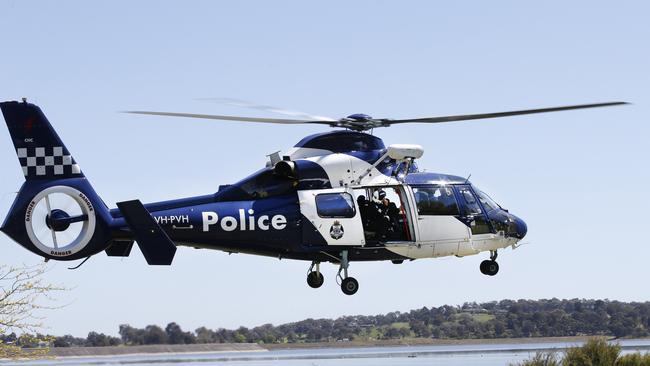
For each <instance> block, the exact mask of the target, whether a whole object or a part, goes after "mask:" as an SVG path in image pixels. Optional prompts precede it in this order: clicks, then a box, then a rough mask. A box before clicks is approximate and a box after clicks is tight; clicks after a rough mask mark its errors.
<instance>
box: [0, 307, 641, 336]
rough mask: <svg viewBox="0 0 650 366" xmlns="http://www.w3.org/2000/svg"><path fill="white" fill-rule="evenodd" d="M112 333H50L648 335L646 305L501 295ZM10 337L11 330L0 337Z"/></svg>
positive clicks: (124, 328) (122, 328)
mask: <svg viewBox="0 0 650 366" xmlns="http://www.w3.org/2000/svg"><path fill="white" fill-rule="evenodd" d="M119 334H120V338H119V339H118V338H115V337H111V336H106V335H104V334H97V333H95V332H91V333H89V334H88V337H87V338H86V339H82V338H75V337H72V336H69V335H67V336H63V337H56V339H55V341H54V346H55V347H70V346H107V345H115V344H118V343H121V344H124V345H146V344H191V343H242V342H251V343H287V342H288V343H296V342H329V341H337V340H352V339H359V340H369V339H392V338H405V337H421V338H429V337H433V338H451V339H469V338H521V337H559V336H582V335H602V336H615V337H647V336H650V302H643V303H637V302H633V303H625V302H619V301H609V300H580V299H573V300H558V299H550V300H518V301H514V300H502V301H498V302H497V301H494V302H489V303H482V304H477V303H465V304H463V305H462V306H449V305H445V306H441V307H432V308H427V307H423V308H421V309H417V310H411V311H409V312H392V313H388V314H383V315H374V316H366V315H357V316H344V317H340V318H337V319H306V320H302V321H299V322H295V323H289V324H282V325H278V326H274V325H271V324H264V325H261V326H258V327H254V328H250V329H249V328H246V327H239V328H237V329H234V330H231V329H223V328H220V329H208V328H206V327H201V328H198V329H196V330H195V331H194V332H186V331H183V330H182V329H181V327H180V326H179V325H178V324H176V323H169V324H168V325H167V326H166V327H165V329H162V328H160V327H159V326H156V325H149V326H147V327H145V328H144V329H140V328H134V327H131V326H130V325H126V324H123V325H120V327H119ZM0 338H1V339H4V340H5V342H7V341H8V342H10V343H13V342H17V344H19V340H18V339H16V336H15V335H12V334H9V335H4V336H0Z"/></svg>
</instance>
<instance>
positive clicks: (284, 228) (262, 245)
mask: <svg viewBox="0 0 650 366" xmlns="http://www.w3.org/2000/svg"><path fill="white" fill-rule="evenodd" d="M620 104H625V103H624V102H610V103H599V104H586V105H574V106H564V107H554V108H544V109H532V110H519V111H511V112H499V113H487V114H474V115H458V116H445V117H432V118H417V119H401V120H393V119H377V118H372V117H370V116H368V115H365V114H353V115H350V116H348V117H345V118H342V119H338V120H335V119H328V118H321V117H315V118H307V119H272V118H252V117H236V116H220V115H202V114H190V113H169V112H149V111H133V112H131V113H138V114H148V115H157V116H175V117H191V118H207V119H216V120H226V121H245V122H264V123H283V124H297V123H307V124H324V125H329V126H332V127H338V128H343V129H345V130H339V131H334V132H329V133H320V134H316V135H311V136H308V137H305V138H304V139H302V140H301V141H300V142H298V143H297V144H296V145H295V146H294V147H293V148H291V149H289V150H288V151H286V152H285V153H282V154H280V153H275V154H272V155H270V156H269V161H268V163H267V164H266V167H264V168H262V169H260V170H258V171H257V172H255V173H253V174H252V175H250V176H248V177H246V178H244V179H242V180H241V181H239V182H237V183H234V184H231V185H223V186H220V187H219V190H218V192H216V193H213V194H209V195H204V196H198V197H190V198H182V199H178V200H173V201H166V202H157V203H149V204H143V203H141V202H140V201H139V200H132V201H125V202H118V203H117V208H114V209H110V208H109V207H108V206H107V205H106V204H105V203H104V202H103V201H102V199H101V198H100V197H99V196H98V195H97V193H96V192H95V190H94V189H93V187H92V186H91V184H90V183H89V181H88V179H87V178H86V177H85V176H84V174H83V172H82V171H81V169H80V167H79V165H78V164H77V162H76V161H75V159H74V158H73V156H72V154H71V153H70V151H69V150H68V149H67V147H66V146H65V145H64V144H63V142H62V140H61V139H60V138H59V136H58V135H57V133H56V132H55V130H54V129H53V128H52V125H51V124H50V123H49V121H48V120H47V118H46V117H45V115H44V114H43V112H42V111H41V109H40V108H39V107H37V106H36V105H34V104H30V103H27V102H26V101H25V99H23V100H22V101H20V102H17V101H10V102H4V103H0V108H1V109H2V114H3V115H4V119H5V121H6V123H7V126H8V128H9V132H10V135H11V138H12V140H13V144H14V147H15V149H16V153H17V155H18V160H19V161H20V165H21V167H22V170H23V173H24V175H25V183H24V184H23V186H22V187H21V189H20V191H19V193H18V195H17V197H16V199H15V201H14V202H13V205H12V207H11V209H10V212H9V213H8V215H7V218H6V219H5V221H4V223H3V224H2V227H1V228H0V230H2V232H4V233H5V234H6V235H8V236H9V237H11V238H12V239H13V240H14V241H16V242H17V243H18V244H20V245H22V246H23V247H25V248H26V249H28V250H30V251H32V252H34V253H35V254H38V255H40V256H42V257H44V258H45V259H46V260H49V259H56V260H64V261H70V260H77V259H84V258H85V259H88V258H90V257H91V256H93V255H95V254H98V253H100V252H102V251H105V252H106V254H108V255H109V256H118V257H126V256H128V255H129V254H130V251H131V248H132V246H133V243H134V242H137V244H138V246H139V247H140V250H141V251H142V253H143V255H144V257H145V259H146V261H147V263H148V264H150V265H170V264H171V263H172V260H173V258H174V254H175V253H176V247H177V246H189V247H194V248H206V249H216V250H222V251H226V252H230V253H247V254H255V255H264V256H270V257H276V258H287V259H298V260H305V261H310V262H311V266H310V267H309V271H308V276H307V283H308V284H309V286H311V287H313V288H318V287H320V286H321V285H322V284H323V281H324V279H323V275H322V274H321V272H320V264H321V263H323V262H332V263H334V264H338V265H339V271H338V274H337V282H339V280H340V285H341V289H342V291H343V293H345V294H347V295H352V294H354V293H356V292H357V290H358V288H359V283H358V282H357V280H355V279H354V278H353V277H350V276H349V275H348V268H349V265H350V262H354V261H379V260H382V261H383V260H390V261H393V263H402V262H403V261H404V260H414V259H420V258H433V257H444V256H459V257H462V256H467V255H474V254H478V253H480V252H489V253H490V257H489V259H488V260H485V261H483V262H482V263H481V265H480V270H481V272H482V273H483V274H485V275H489V276H494V275H495V274H496V273H497V272H498V270H499V266H498V264H497V262H496V258H497V250H499V249H502V248H506V247H513V248H515V247H516V245H517V243H518V242H519V241H520V240H521V239H523V238H524V236H525V235H526V231H527V227H526V224H525V223H524V221H523V220H522V219H520V218H518V217H517V216H515V215H513V214H512V213H510V212H508V210H506V209H504V208H502V207H500V206H499V205H498V204H497V203H496V202H494V201H493V200H492V199H491V198H490V197H489V196H488V195H487V194H485V193H484V192H482V191H480V190H479V189H478V188H477V187H476V186H474V185H472V184H471V183H470V182H469V181H468V179H466V178H463V177H458V176H453V175H445V174H437V173H428V172H422V171H420V170H419V169H418V167H417V164H416V159H418V158H420V157H421V156H422V154H423V149H422V147H421V146H418V145H390V146H388V147H386V146H385V145H384V143H383V141H382V140H381V139H380V138H378V137H376V136H373V135H372V134H369V133H366V132H365V131H369V130H372V129H374V128H378V127H388V126H391V125H393V124H401V123H441V122H453V121H464V120H473V119H483V118H495V117H507V116H514V115H522V114H531V113H543V112H553V111H565V110H571V109H579V108H593V107H605V106H613V105H620ZM82 264H83V262H82Z"/></svg>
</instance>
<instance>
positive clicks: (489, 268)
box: [480, 260, 499, 276]
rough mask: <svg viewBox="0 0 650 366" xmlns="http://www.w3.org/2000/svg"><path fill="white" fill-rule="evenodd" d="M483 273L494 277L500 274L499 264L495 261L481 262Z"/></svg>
mask: <svg viewBox="0 0 650 366" xmlns="http://www.w3.org/2000/svg"><path fill="white" fill-rule="evenodd" d="M480 269H481V273H483V274H484V275H488V276H494V275H495V274H497V273H499V263H497V262H496V261H494V260H484V261H483V262H481V266H480Z"/></svg>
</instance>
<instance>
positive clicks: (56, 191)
mask: <svg viewBox="0 0 650 366" xmlns="http://www.w3.org/2000/svg"><path fill="white" fill-rule="evenodd" d="M96 221H97V219H96V215H95V209H94V207H93V205H92V203H91V202H90V200H89V199H88V198H87V197H86V196H85V195H84V194H83V193H82V192H80V191H78V190H77V189H75V188H72V187H68V186H53V187H49V188H46V189H44V190H43V191H41V192H39V193H38V194H37V195H36V196H34V198H33V199H32V200H31V202H30V203H29V204H28V206H27V210H26V212H25V229H26V232H27V235H28V236H29V239H30V240H31V241H32V243H33V244H34V245H35V246H36V247H37V248H38V249H39V250H40V251H42V252H43V253H45V254H49V255H64V256H68V255H73V254H75V253H77V252H79V251H80V250H82V249H83V248H84V247H85V246H86V245H87V244H88V243H89V242H90V240H91V239H92V236H93V233H94V231H95V225H96Z"/></svg>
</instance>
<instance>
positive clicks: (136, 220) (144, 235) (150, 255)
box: [117, 200, 176, 265]
mask: <svg viewBox="0 0 650 366" xmlns="http://www.w3.org/2000/svg"><path fill="white" fill-rule="evenodd" d="M117 207H118V208H119V209H120V211H121V212H122V215H123V216H124V220H126V223H127V225H129V228H130V229H131V231H132V232H133V236H134V237H135V241H136V242H137V243H138V246H139V247H140V251H142V254H143V255H144V258H145V259H146V260H147V263H149V264H151V265H170V264H171V263H172V260H173V259H174V254H175V253H176V245H174V242H172V241H171V239H169V236H167V233H165V231H164V230H163V229H162V228H161V227H160V225H158V223H157V222H156V220H154V218H153V217H152V216H151V214H150V213H149V211H147V209H146V208H145V207H144V206H143V205H142V202H140V200H133V201H124V202H118V203H117Z"/></svg>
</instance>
